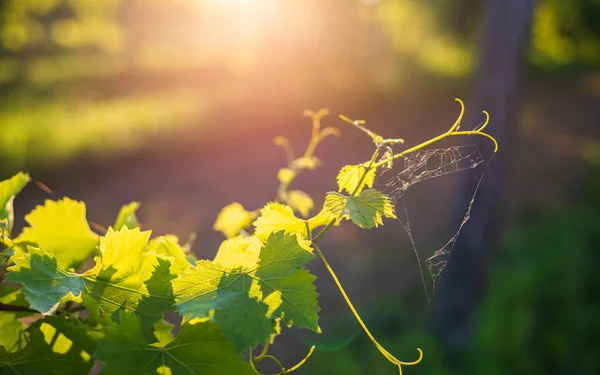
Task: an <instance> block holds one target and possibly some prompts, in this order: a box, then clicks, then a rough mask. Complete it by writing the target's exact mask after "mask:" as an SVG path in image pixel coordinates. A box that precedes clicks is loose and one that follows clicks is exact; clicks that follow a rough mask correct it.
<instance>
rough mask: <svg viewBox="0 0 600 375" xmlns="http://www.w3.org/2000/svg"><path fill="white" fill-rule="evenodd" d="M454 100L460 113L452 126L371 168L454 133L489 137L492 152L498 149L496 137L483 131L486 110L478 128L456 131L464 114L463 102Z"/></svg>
mask: <svg viewBox="0 0 600 375" xmlns="http://www.w3.org/2000/svg"><path fill="white" fill-rule="evenodd" d="M454 100H456V101H457V102H458V103H459V104H460V115H459V116H458V118H457V119H456V121H455V122H454V124H453V125H452V127H451V128H450V129H449V130H448V131H447V132H445V133H443V134H440V135H438V136H437V137H434V138H431V139H430V140H427V141H425V142H423V143H421V144H418V145H416V146H415V147H411V148H409V149H408V150H404V151H402V152H401V153H398V154H396V155H394V156H391V157H389V158H386V159H384V160H381V161H380V162H379V163H377V164H375V165H374V166H373V168H378V167H380V166H382V165H384V164H386V163H388V162H390V161H392V160H395V159H398V158H401V157H403V156H406V155H407V154H410V153H411V152H415V151H418V150H420V149H422V148H423V147H427V146H429V145H430V144H433V143H435V142H438V141H441V140H442V139H444V138H447V137H451V136H456V135H481V136H483V137H486V138H489V139H490V140H492V142H494V152H496V151H498V142H497V141H496V139H495V138H494V137H492V136H491V135H489V134H487V133H484V132H483V130H484V129H485V127H486V126H487V125H488V123H489V122H490V114H489V113H488V112H487V111H483V114H485V117H486V120H485V122H484V124H483V125H481V126H480V127H479V128H476V129H475V130H467V131H458V127H459V125H460V122H461V121H462V118H463V116H464V114H465V104H464V103H463V101H462V100H460V99H458V98H456V99H454Z"/></svg>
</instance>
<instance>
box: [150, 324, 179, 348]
mask: <svg viewBox="0 0 600 375" xmlns="http://www.w3.org/2000/svg"><path fill="white" fill-rule="evenodd" d="M173 328H175V325H174V324H171V323H169V322H167V321H166V320H164V319H161V320H158V321H156V322H155V323H154V337H156V339H157V340H158V341H157V342H156V343H154V344H152V345H153V346H157V347H163V346H165V345H167V344H168V343H170V342H171V341H173V339H174V338H175V336H173Z"/></svg>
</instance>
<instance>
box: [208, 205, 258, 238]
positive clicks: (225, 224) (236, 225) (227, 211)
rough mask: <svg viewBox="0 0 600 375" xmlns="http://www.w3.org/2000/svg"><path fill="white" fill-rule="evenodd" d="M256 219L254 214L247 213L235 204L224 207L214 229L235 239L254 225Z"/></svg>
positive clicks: (242, 207)
mask: <svg viewBox="0 0 600 375" xmlns="http://www.w3.org/2000/svg"><path fill="white" fill-rule="evenodd" d="M254 217H255V215H254V213H252V212H250V211H246V209H244V206H242V205H241V204H239V203H237V202H234V203H231V204H229V205H227V206H225V207H223V209H222V210H221V212H219V215H217V221H216V222H215V224H214V225H213V229H214V230H218V231H220V232H223V234H224V235H225V237H227V238H231V237H235V236H237V235H238V234H239V233H240V232H241V231H242V229H244V228H246V227H247V226H248V225H250V223H252V220H254Z"/></svg>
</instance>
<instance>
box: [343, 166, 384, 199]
mask: <svg viewBox="0 0 600 375" xmlns="http://www.w3.org/2000/svg"><path fill="white" fill-rule="evenodd" d="M365 171H366V168H365V167H364V166H362V165H346V166H345V167H343V168H342V170H340V173H338V175H337V178H336V179H337V183H338V188H339V189H338V191H339V192H340V193H341V192H342V191H343V190H346V191H347V192H348V194H352V193H354V190H355V189H356V187H357V186H358V183H359V181H360V179H361V178H362V176H363V175H364V174H365ZM375 172H376V170H375V169H374V168H373V169H370V170H369V172H368V173H367V175H366V176H365V178H364V180H363V181H362V183H361V184H360V186H358V190H356V193H357V194H358V193H360V192H361V191H362V190H363V189H364V187H365V186H367V187H369V188H372V187H373V182H374V181H375Z"/></svg>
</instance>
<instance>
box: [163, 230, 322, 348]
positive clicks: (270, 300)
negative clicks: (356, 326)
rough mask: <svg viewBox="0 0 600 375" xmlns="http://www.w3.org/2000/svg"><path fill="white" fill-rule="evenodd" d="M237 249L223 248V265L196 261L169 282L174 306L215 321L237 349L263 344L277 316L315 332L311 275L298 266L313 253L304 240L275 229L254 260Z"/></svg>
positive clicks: (191, 316)
mask: <svg viewBox="0 0 600 375" xmlns="http://www.w3.org/2000/svg"><path fill="white" fill-rule="evenodd" d="M240 246H245V244H243V243H241V242H240ZM225 249H228V250H225ZM240 251H241V250H240V249H236V248H235V247H234V246H228V247H227V248H223V247H222V249H220V250H219V261H220V262H222V263H223V264H221V263H218V262H216V261H215V262H209V261H199V262H198V263H197V264H196V267H194V268H192V269H190V270H188V271H185V272H183V273H182V274H181V275H179V278H177V279H175V280H173V291H174V294H175V299H176V303H177V310H178V311H179V312H180V313H181V314H183V315H184V316H185V317H186V318H188V319H192V318H209V319H210V320H212V321H214V322H216V323H218V324H219V325H220V326H221V327H222V329H223V332H224V333H225V335H226V336H227V338H228V339H229V340H230V341H231V342H232V343H233V346H234V347H235V348H236V349H237V350H238V351H242V350H245V349H247V348H248V347H253V346H254V345H256V343H257V342H260V343H265V342H267V341H268V340H269V339H270V338H271V335H272V334H273V333H275V332H276V331H275V323H276V322H275V319H276V318H282V320H283V321H284V322H285V323H286V324H288V325H289V326H291V325H292V324H294V325H296V326H298V327H306V328H310V329H312V330H315V331H318V330H319V326H318V322H317V320H318V315H317V312H318V311H319V307H318V305H317V299H316V298H317V293H316V290H315V286H314V284H313V282H314V280H315V276H313V275H311V274H310V273H309V272H308V271H307V270H306V269H304V268H303V265H304V264H306V263H307V262H308V261H310V260H311V259H312V258H313V257H314V256H313V255H312V253H311V252H310V248H309V247H308V242H307V241H302V242H301V243H299V242H298V239H297V237H296V236H295V235H289V234H284V232H282V231H280V232H277V233H274V234H271V235H270V236H269V237H268V238H267V240H266V241H265V242H264V244H263V247H262V249H261V250H260V254H259V259H258V261H255V260H254V259H251V258H247V262H246V263H241V262H239V261H236V260H235V259H233V258H236V257H237V256H238V254H239V252H240ZM227 252H229V254H227ZM228 256H229V257H230V258H232V259H227V257H228ZM224 264H229V265H234V268H233V267H228V266H225V265H224Z"/></svg>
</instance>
